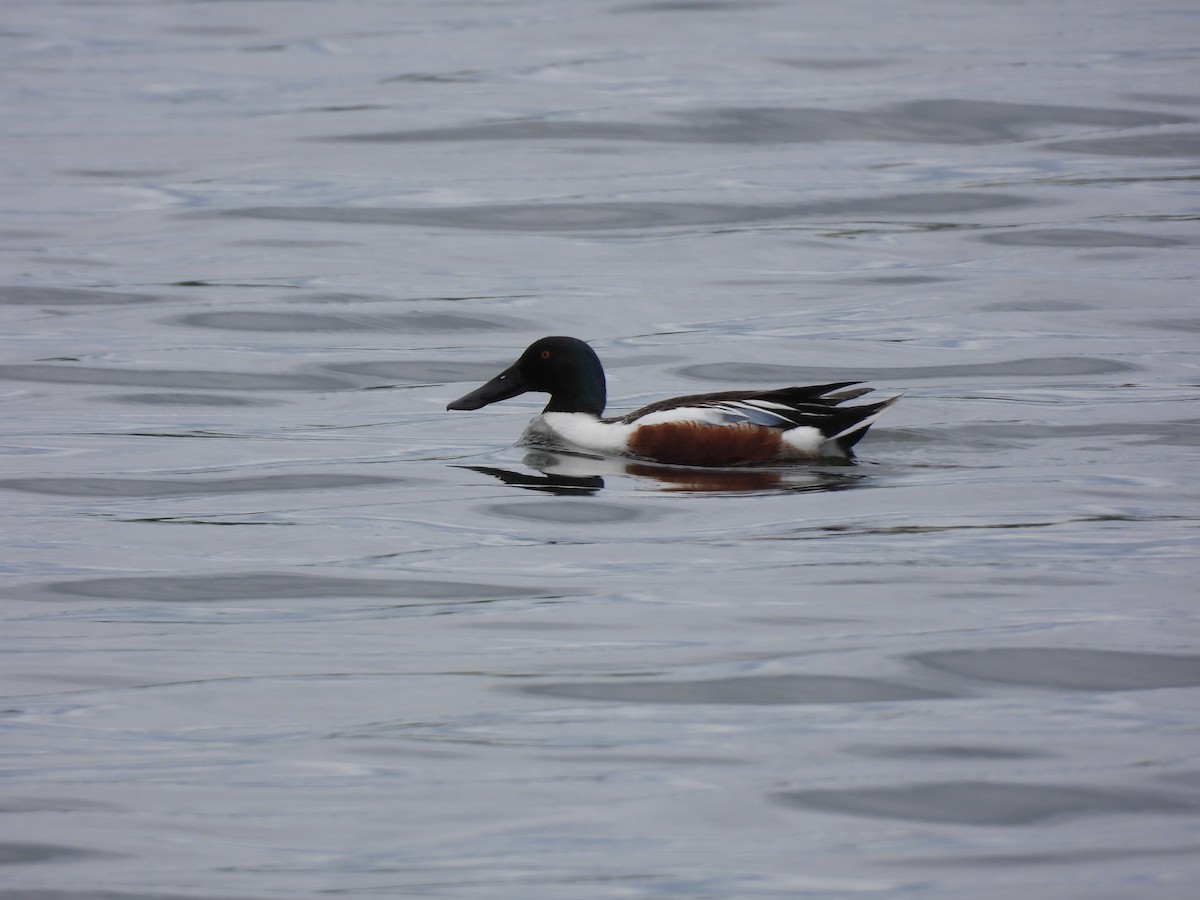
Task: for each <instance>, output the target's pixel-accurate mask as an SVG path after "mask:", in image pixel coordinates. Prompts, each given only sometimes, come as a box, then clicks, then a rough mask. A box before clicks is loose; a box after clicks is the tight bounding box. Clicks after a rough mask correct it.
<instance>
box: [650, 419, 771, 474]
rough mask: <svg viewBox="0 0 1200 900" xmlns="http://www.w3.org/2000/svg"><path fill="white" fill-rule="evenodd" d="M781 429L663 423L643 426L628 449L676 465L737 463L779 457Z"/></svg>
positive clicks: (759, 461)
mask: <svg viewBox="0 0 1200 900" xmlns="http://www.w3.org/2000/svg"><path fill="white" fill-rule="evenodd" d="M782 445H783V438H782V432H781V431H780V430H779V429H777V428H767V427H765V426H762V425H746V424H739V425H706V424H704V423H703V422H663V423H662V424H660V425H642V426H641V427H639V428H636V429H634V432H633V434H632V435H630V437H629V452H631V453H633V454H635V455H637V456H640V457H642V458H643V459H652V460H654V461H655V462H661V463H669V464H672V465H677V466H735V465H740V464H745V463H764V462H772V461H774V460H776V459H778V458H779V451H780V449H781V447H782Z"/></svg>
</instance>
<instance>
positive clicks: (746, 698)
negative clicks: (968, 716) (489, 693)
mask: <svg viewBox="0 0 1200 900" xmlns="http://www.w3.org/2000/svg"><path fill="white" fill-rule="evenodd" d="M520 690H521V691H523V692H524V693H528V694H540V695H544V696H550V697H567V698H570V699H574V700H602V701H607V702H610V703H714V704H738V705H746V706H776V705H810V704H824V703H889V702H895V701H904V700H945V699H949V698H953V697H956V696H960V695H956V694H948V693H945V692H943V691H934V690H929V689H927V688H919V687H913V686H912V685H907V684H901V683H898V682H893V681H880V680H877V679H872V678H850V677H844V676H839V675H761V676H747V677H740V678H707V679H699V680H694V681H646V680H634V679H627V678H620V679H613V680H611V681H576V682H561V683H552V684H536V685H528V686H525V687H522V688H520Z"/></svg>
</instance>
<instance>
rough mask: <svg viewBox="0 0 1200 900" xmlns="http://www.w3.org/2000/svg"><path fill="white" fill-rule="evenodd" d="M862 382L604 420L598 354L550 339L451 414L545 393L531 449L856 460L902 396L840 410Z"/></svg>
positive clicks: (713, 459) (752, 394)
mask: <svg viewBox="0 0 1200 900" xmlns="http://www.w3.org/2000/svg"><path fill="white" fill-rule="evenodd" d="M856 384H858V382H854V381H843V382H838V383H835V384H818V385H812V386H809V387H785V388H779V389H777V390H773V391H724V392H721V393H715V394H691V395H689V396H686V397H673V398H671V399H670V400H662V401H660V402H658V403H652V404H650V405H649V406H645V407H642V408H641V409H639V410H636V411H635V412H631V413H629V414H628V415H625V416H618V417H613V418H603V417H602V416H603V413H604V404H605V401H606V398H607V391H606V387H605V380H604V367H603V366H602V365H601V364H600V358H599V357H598V356H596V352H595V351H594V350H593V349H592V348H591V347H590V346H588V345H587V344H586V343H584V342H583V341H581V340H579V339H578V338H572V337H544V338H542V339H541V340H539V341H535V342H534V343H533V344H530V345H529V347H528V348H526V350H525V352H524V353H522V354H521V358H520V359H518V360H517V361H516V362H515V363H513V364H512V365H511V366H509V367H508V368H507V369H505V370H504V371H503V372H501V373H500V374H499V375H497V376H496V377H495V378H493V379H492V380H491V381H489V382H488V383H487V384H485V385H483V386H482V387H479V388H476V389H475V390H473V391H471V393H469V394H467V395H466V396H464V397H459V398H458V399H457V400H455V401H454V402H453V403H450V404H448V405H447V406H446V409H480V408H481V407H484V406H487V405H488V404H489V403H496V402H497V401H500V400H508V399H510V398H512V397H516V396H518V395H520V394H524V393H525V392H526V391H540V392H544V393H548V394H549V395H550V402H549V403H547V404H546V408H545V410H543V411H542V414H541V415H540V416H537V417H536V418H535V419H534V420H533V421H532V422H530V423H529V426H528V427H527V428H526V429H525V434H524V436H523V438H522V443H525V444H533V445H540V446H551V447H557V448H559V449H565V450H575V451H582V452H584V453H592V454H598V455H600V456H627V457H633V458H635V459H642V460H649V461H651V462H657V463H665V464H668V465H676V466H738V465H766V464H771V463H778V462H790V461H795V460H813V459H827V458H841V459H846V458H850V457H852V456H853V452H852V450H851V448H852V447H853V446H854V445H855V444H856V443H858V441H859V440H860V439H861V438H862V436H863V435H864V434H866V433H867V429H868V428H870V427H871V423H872V422H874V421H875V419H876V418H877V417H878V416H879V414H880V413H882V412H883V411H884V410H885V409H887V408H888V407H889V406H891V405H892V404H893V403H895V402H896V400H898V399H899V398H898V397H893V398H891V399H890V400H883V401H881V402H879V403H869V404H866V405H863V406H851V407H847V408H846V409H839V408H838V404H840V403H842V402H843V401H845V400H852V399H854V398H855V397H860V396H862V395H863V394H866V393H868V392H869V391H870V390H871V388H864V387H854V385H856Z"/></svg>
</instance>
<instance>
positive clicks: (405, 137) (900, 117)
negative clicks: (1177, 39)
mask: <svg viewBox="0 0 1200 900" xmlns="http://www.w3.org/2000/svg"><path fill="white" fill-rule="evenodd" d="M1192 121H1194V120H1193V119H1191V118H1188V117H1187V116H1180V115H1176V114H1174V113H1163V112H1154V111H1149V110H1137V109H1111V108H1103V107H1088V106H1067V105H1051V104H1039V103H1005V102H1001V101H987V100H956V99H955V100H948V99H930V100H916V101H910V102H906V103H889V104H886V105H883V106H879V107H876V108H875V109H872V110H865V111H862V110H839V109H821V108H816V107H808V108H806V107H736V108H735V107H716V108H707V109H695V110H686V111H681V112H676V113H674V114H672V115H671V117H670V120H669V121H661V122H581V121H554V120H551V119H546V118H533V117H529V118H526V119H522V120H520V121H515V122H514V121H505V122H484V123H481V124H477V125H465V126H458V127H450V128H430V129H423V130H412V131H389V132H378V133H373V134H350V135H341V136H336V137H332V138H325V139H324V140H335V141H353V142H360V143H364V142H365V143H413V142H429V141H499V140H520V141H529V140H588V141H596V140H608V141H655V142H663V143H696V144H711V143H718V144H730V143H732V144H760V143H769V144H778V143H816V142H821V141H903V142H913V143H924V144H995V143H1000V142H1007V141H1013V140H1019V139H1022V138H1025V137H1032V136H1034V132H1035V129H1039V128H1041V129H1044V128H1045V126H1047V125H1051V126H1053V125H1068V126H1078V125H1090V126H1096V127H1103V128H1137V127H1143V126H1149V125H1178V124H1185V123H1189V122H1192ZM1077 143H1086V142H1077ZM1060 146H1061V145H1060ZM1149 146H1151V147H1153V146H1154V145H1153V144H1150V145H1149ZM1193 154H1195V155H1200V151H1193ZM1193 154H1188V155H1193ZM1134 155H1137V156H1141V155H1144V154H1143V153H1142V152H1138V153H1136V154H1134ZM1145 155H1152V154H1145Z"/></svg>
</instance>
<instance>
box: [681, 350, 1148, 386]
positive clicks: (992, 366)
mask: <svg viewBox="0 0 1200 900" xmlns="http://www.w3.org/2000/svg"><path fill="white" fill-rule="evenodd" d="M1140 370H1141V366H1138V365H1136V364H1134V363H1129V362H1122V361H1119V360H1115V359H1103V358H1099V357H1093V356H1049V357H1036V358H1031V359H1008V360H999V361H997V362H986V363H960V364H958V365H945V366H890V367H886V368H885V367H870V366H867V367H863V366H855V368H854V376H855V377H856V378H859V379H861V380H863V381H906V380H911V379H917V378H947V379H962V378H994V377H1006V378H1008V377H1012V376H1036V377H1040V378H1046V377H1063V376H1084V375H1113V374H1116V373H1118V372H1136V371H1140ZM675 374H677V375H681V376H682V377H684V378H694V379H696V380H699V381H718V382H719V381H753V382H774V381H785V382H793V381H794V382H796V383H799V382H800V381H813V382H818V381H830V380H833V379H835V378H837V377H845V375H846V372H845V370H844V369H831V368H827V367H823V366H785V365H778V364H772V363H743V362H718V363H700V364H698V365H691V366H681V367H680V368H678V369H676V370H675Z"/></svg>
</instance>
